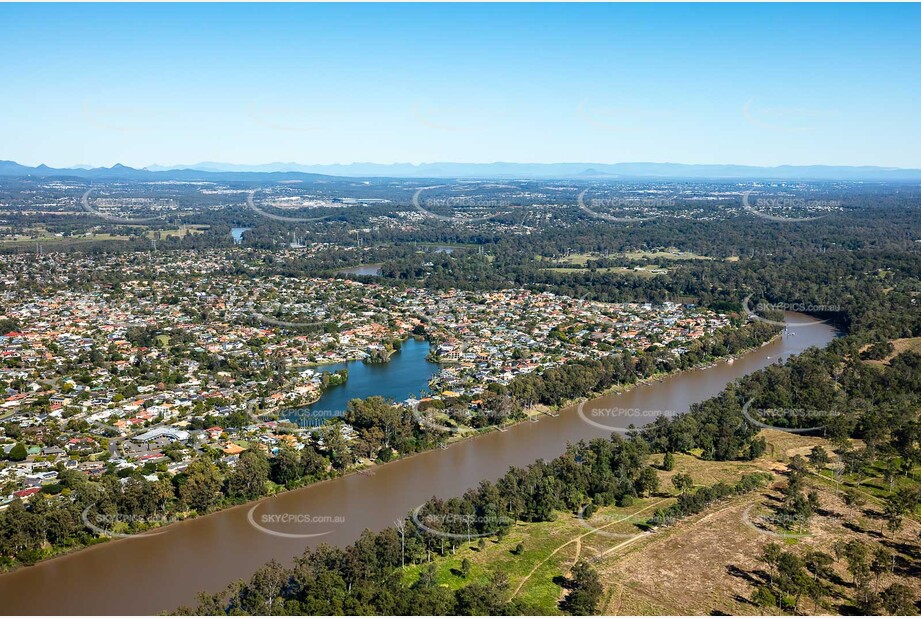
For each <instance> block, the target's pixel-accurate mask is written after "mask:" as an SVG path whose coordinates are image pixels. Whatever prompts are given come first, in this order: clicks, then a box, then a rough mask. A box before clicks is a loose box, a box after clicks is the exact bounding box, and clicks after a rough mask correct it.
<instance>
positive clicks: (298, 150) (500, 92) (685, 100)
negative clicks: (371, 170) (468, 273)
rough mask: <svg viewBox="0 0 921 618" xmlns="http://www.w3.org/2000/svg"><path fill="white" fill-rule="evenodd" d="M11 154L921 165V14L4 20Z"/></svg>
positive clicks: (653, 10) (676, 12)
mask: <svg viewBox="0 0 921 618" xmlns="http://www.w3.org/2000/svg"><path fill="white" fill-rule="evenodd" d="M0 24H2V25H3V27H2V30H0V59H2V60H0V84H2V85H3V88H2V90H0V93H2V96H0V159H12V160H16V161H19V162H21V163H26V164H38V163H47V164H49V165H54V166H65V165H74V164H91V165H112V164H114V163H123V164H126V165H132V166H143V165H149V164H154V163H158V164H177V163H196V162H199V161H221V162H231V163H249V164H255V163H269V162H276V161H292V162H298V163H349V162H354V161H372V162H379V163H391V162H414V163H419V162H432V161H461V162H491V161H517V162H562V161H579V162H601V163H616V162H622V161H655V162H677V163H738V164H750V165H781V164H795V165H805V164H827V165H883V166H898V167H916V168H921V146H919V144H921V117H919V109H921V79H919V77H918V76H919V75H921V6H918V5H853V4H850V5H725V4H722V5H682V4H679V5H649V4H646V5H597V4H591V5H575V6H574V5H547V4H541V5H521V4H514V5H482V4H481V5H418V4H404V5H379V4H372V5H339V4H336V5H290V4H284V5H258V6H256V5H243V4H228V5H215V4H208V5H175V4H173V5H112V4H104V5H70V4H68V5H9V4H2V5H0Z"/></svg>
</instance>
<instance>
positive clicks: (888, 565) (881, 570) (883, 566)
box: [870, 545, 892, 589]
mask: <svg viewBox="0 0 921 618" xmlns="http://www.w3.org/2000/svg"><path fill="white" fill-rule="evenodd" d="M870 571H872V572H873V574H874V575H875V576H876V588H877V589H879V579H880V577H882V576H883V575H885V574H886V573H890V572H891V571H892V554H891V553H889V550H887V549H886V548H885V547H883V546H881V545H877V546H876V547H874V548H873V559H872V561H871V562H870Z"/></svg>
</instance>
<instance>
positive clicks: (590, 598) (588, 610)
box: [563, 560, 603, 616]
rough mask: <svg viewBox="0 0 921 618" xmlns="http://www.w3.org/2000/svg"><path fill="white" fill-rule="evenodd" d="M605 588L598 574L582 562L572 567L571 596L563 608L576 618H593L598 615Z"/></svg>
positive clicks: (567, 596) (565, 600) (565, 601)
mask: <svg viewBox="0 0 921 618" xmlns="http://www.w3.org/2000/svg"><path fill="white" fill-rule="evenodd" d="M602 593H603V588H602V586H601V580H600V579H599V577H598V572H597V571H596V570H595V569H594V567H592V566H591V565H589V564H588V563H587V562H585V561H583V560H580V561H579V562H577V563H576V564H575V565H574V566H573V567H572V577H571V579H570V583H569V594H568V595H566V599H564V601H563V607H564V609H565V610H566V611H568V612H569V613H570V614H572V615H574V616H591V615H594V614H595V613H597V610H598V602H599V601H600V600H601V595H602Z"/></svg>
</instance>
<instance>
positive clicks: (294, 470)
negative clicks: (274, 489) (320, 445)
mask: <svg viewBox="0 0 921 618" xmlns="http://www.w3.org/2000/svg"><path fill="white" fill-rule="evenodd" d="M301 471H302V468H301V456H300V453H298V452H297V451H296V450H294V449H293V448H292V447H290V446H285V447H283V448H281V449H280V450H279V451H278V454H277V455H276V456H275V457H274V458H273V459H272V466H271V478H272V481H274V482H276V483H278V484H279V485H287V484H288V483H290V482H292V481H296V480H297V479H298V478H300V476H301Z"/></svg>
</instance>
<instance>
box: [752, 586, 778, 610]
mask: <svg viewBox="0 0 921 618" xmlns="http://www.w3.org/2000/svg"><path fill="white" fill-rule="evenodd" d="M752 603H754V604H755V605H757V606H758V607H761V608H768V607H774V606H775V605H777V597H775V596H774V593H773V592H771V590H770V588H768V587H767V586H758V590H756V591H755V594H754V596H753V597H752Z"/></svg>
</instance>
